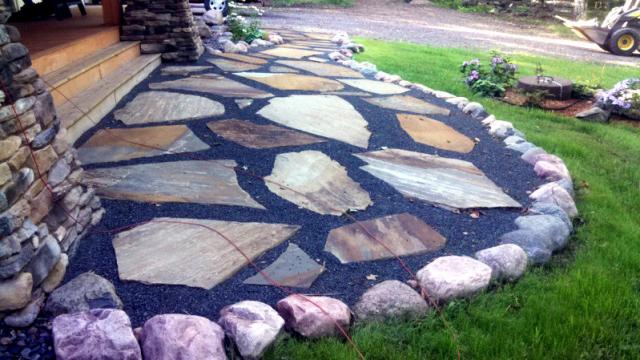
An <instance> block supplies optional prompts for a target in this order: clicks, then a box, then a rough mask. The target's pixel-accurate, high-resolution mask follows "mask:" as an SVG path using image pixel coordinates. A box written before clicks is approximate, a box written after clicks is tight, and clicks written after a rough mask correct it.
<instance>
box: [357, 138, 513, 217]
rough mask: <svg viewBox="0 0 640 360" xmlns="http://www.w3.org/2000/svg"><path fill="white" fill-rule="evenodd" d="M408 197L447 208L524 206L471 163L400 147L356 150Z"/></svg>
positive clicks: (378, 174)
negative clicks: (368, 150) (362, 151)
mask: <svg viewBox="0 0 640 360" xmlns="http://www.w3.org/2000/svg"><path fill="white" fill-rule="evenodd" d="M355 156H357V157H358V158H360V159H362V160H363V161H365V162H367V163H368V165H365V166H363V167H361V169H362V170H364V171H366V172H368V173H370V174H371V175H373V176H375V177H377V178H379V179H380V180H382V181H384V182H386V183H388V184H389V185H391V186H393V187H394V188H395V189H396V190H398V191H399V192H400V193H401V194H403V195H404V196H405V197H407V198H415V199H419V200H423V201H425V202H428V203H431V204H434V205H438V206H441V207H444V208H447V209H451V208H455V209H469V208H500V207H521V205H520V204H519V203H518V202H517V201H515V200H514V199H512V198H511V197H510V196H509V195H507V194H505V193H504V191H502V189H500V188H499V187H498V186H497V185H496V184H494V183H493V182H492V181H491V180H490V179H489V178H487V177H486V176H485V174H484V173H483V172H482V171H481V170H480V169H478V168H477V167H475V166H474V165H473V164H472V163H470V162H467V161H463V160H457V159H449V158H444V157H439V156H433V155H428V154H422V153H417V152H413V151H407V150H400V149H387V150H381V151H372V152H367V153H360V154H355Z"/></svg>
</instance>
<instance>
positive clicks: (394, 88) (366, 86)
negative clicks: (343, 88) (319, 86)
mask: <svg viewBox="0 0 640 360" xmlns="http://www.w3.org/2000/svg"><path fill="white" fill-rule="evenodd" d="M338 80H340V81H342V82H343V83H345V84H347V85H349V86H353V87H354V88H357V89H360V90H363V91H368V92H370V93H374V94H378V95H395V94H402V93H406V92H407V91H409V89H407V88H405V87H402V86H399V85H396V84H391V83H386V82H382V81H378V80H369V79H338Z"/></svg>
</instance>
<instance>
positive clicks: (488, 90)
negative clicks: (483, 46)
mask: <svg viewBox="0 0 640 360" xmlns="http://www.w3.org/2000/svg"><path fill="white" fill-rule="evenodd" d="M517 71H518V66H517V65H515V64H512V63H511V60H509V58H507V57H504V56H502V55H501V54H500V53H498V52H496V51H492V52H491V68H490V69H487V68H486V67H484V66H483V65H482V63H481V62H480V60H479V59H473V60H471V61H465V62H463V63H462V66H461V67H460V72H462V73H463V74H464V75H465V83H466V84H467V85H469V87H470V88H471V91H473V92H474V93H476V94H479V95H481V96H491V97H500V96H502V95H504V92H505V91H506V89H507V88H509V87H511V86H512V85H513V83H514V82H515V75H516V72H517Z"/></svg>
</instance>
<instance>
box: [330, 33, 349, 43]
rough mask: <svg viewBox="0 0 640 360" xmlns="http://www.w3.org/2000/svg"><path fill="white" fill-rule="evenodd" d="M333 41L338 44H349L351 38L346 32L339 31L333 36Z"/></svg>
mask: <svg viewBox="0 0 640 360" xmlns="http://www.w3.org/2000/svg"><path fill="white" fill-rule="evenodd" d="M331 42H332V43H335V44H338V45H342V44H347V43H349V42H351V40H350V39H349V35H347V33H346V32H339V33H337V34H336V35H334V36H333V38H331Z"/></svg>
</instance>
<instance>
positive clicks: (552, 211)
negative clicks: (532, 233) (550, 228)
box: [527, 201, 573, 230]
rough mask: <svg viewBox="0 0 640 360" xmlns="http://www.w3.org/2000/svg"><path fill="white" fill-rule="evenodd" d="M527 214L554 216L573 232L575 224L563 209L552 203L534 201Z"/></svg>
mask: <svg viewBox="0 0 640 360" xmlns="http://www.w3.org/2000/svg"><path fill="white" fill-rule="evenodd" d="M527 214H529V215H552V216H555V217H557V218H558V219H560V220H562V222H563V223H565V225H567V227H568V228H569V229H571V230H573V223H572V222H571V219H570V218H569V216H568V215H567V213H566V212H564V210H562V208H561V207H560V206H558V205H556V204H551V203H543V202H538V201H534V202H533V204H531V206H530V207H529V209H528V210H527Z"/></svg>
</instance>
